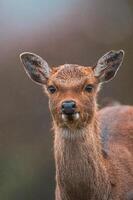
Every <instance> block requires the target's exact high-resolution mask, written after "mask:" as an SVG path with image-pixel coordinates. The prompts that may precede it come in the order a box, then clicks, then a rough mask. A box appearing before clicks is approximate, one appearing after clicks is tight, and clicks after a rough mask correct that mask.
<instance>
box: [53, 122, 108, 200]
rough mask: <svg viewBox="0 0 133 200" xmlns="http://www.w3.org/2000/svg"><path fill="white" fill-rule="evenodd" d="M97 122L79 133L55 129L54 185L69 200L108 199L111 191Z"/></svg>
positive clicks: (79, 130) (78, 131)
mask: <svg viewBox="0 0 133 200" xmlns="http://www.w3.org/2000/svg"><path fill="white" fill-rule="evenodd" d="M98 130H99V128H98V123H97V120H95V121H94V123H92V124H91V125H88V126H87V127H86V128H82V129H78V130H70V129H61V128H58V127H56V129H55V140H54V152H55V162H56V181H57V184H58V186H59V188H60V190H63V191H62V193H63V194H65V193H66V195H69V194H71V197H69V198H68V199H79V200H80V199H82V200H84V199H87V198H90V199H97V200H101V199H102V200H104V199H107V196H108V194H109V190H110V184H109V179H108V174H107V171H106V161H105V159H104V158H103V155H102V148H101V144H100V138H99V131H98Z"/></svg>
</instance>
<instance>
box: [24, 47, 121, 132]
mask: <svg viewBox="0 0 133 200" xmlns="http://www.w3.org/2000/svg"><path fill="white" fill-rule="evenodd" d="M123 56H124V52H123V51H122V50H120V51H110V52H108V53H107V54H105V55H104V56H102V57H101V58H100V59H99V60H98V62H97V65H96V66H93V67H87V66H86V67H85V66H79V65H73V64H65V65H62V66H59V67H55V68H53V69H51V68H50V67H49V66H48V64H47V63H46V61H44V60H43V59H42V58H41V57H39V56H38V55H36V54H32V53H22V54H21V61H22V63H23V64H24V67H25V70H26V72H27V74H28V75H29V77H30V78H31V79H32V80H33V81H34V82H36V83H38V84H41V85H43V87H44V89H45V92H46V93H47V95H48V97H49V107H50V110H51V113H52V116H53V119H54V122H55V123H56V124H57V126H59V127H69V128H82V127H85V126H86V125H87V124H89V123H90V122H91V120H92V119H93V116H94V113H95V110H96V95H97V91H98V87H99V83H101V82H106V81H109V80H111V79H112V78H113V77H114V76H115V74H116V72H117V71H118V69H119V67H120V65H121V63H122V60H123Z"/></svg>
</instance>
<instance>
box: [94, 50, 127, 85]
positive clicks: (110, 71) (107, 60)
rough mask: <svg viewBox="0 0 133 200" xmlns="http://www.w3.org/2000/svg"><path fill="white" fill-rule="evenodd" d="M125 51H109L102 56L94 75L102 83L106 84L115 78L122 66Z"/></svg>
mask: <svg viewBox="0 0 133 200" xmlns="http://www.w3.org/2000/svg"><path fill="white" fill-rule="evenodd" d="M123 57H124V51H123V50H119V51H109V52H108V53H106V54H105V55H104V56H102V57H101V58H100V59H99V60H98V62H97V65H96V66H95V67H94V75H95V77H97V78H98V79H99V81H100V82H106V81H109V80H111V79H112V78H113V77H115V75H116V73H117V71H118V69H119V67H120V66H121V64H122V61H123Z"/></svg>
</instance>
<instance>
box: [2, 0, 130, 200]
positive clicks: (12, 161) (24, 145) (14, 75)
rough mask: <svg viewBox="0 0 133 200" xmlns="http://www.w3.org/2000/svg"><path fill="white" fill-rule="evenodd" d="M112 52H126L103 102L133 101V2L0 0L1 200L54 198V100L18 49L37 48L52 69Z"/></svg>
mask: <svg viewBox="0 0 133 200" xmlns="http://www.w3.org/2000/svg"><path fill="white" fill-rule="evenodd" d="M111 49H114V50H118V49H124V50H125V52H126V54H125V59H124V63H123V65H122V67H121V69H120V71H119V72H118V74H117V77H116V78H115V79H114V80H113V81H112V82H110V83H108V84H105V85H104V88H103V90H102V91H101V92H100V98H99V102H100V105H101V104H102V103H103V102H104V100H106V99H107V98H108V99H114V100H117V101H120V102H121V103H123V104H133V92H132V90H133V1H132V0H111V1H107V0H82V1H81V0H23V1H18V0H0V92H1V93H0V200H18V199H19V200H36V199H37V200H44V199H48V200H54V188H55V178H54V177H55V167H54V159H53V136H52V134H53V133H52V131H51V118H50V114H49V111H48V101H47V97H45V96H44V94H43V92H42V88H41V87H40V86H38V85H35V84H34V83H33V82H31V81H30V80H29V79H28V77H27V76H26V74H25V72H24V70H23V68H22V65H21V63H20V61H19V54H20V53H21V52H23V51H31V52H34V53H37V54H39V55H40V56H42V57H43V58H44V59H45V60H46V61H47V62H48V63H49V65H51V66H53V65H54V66H56V65H59V64H64V63H76V64H81V65H92V64H95V63H96V61H97V59H98V58H100V57H101V56H102V55H103V54H104V53H105V52H107V51H109V50H111Z"/></svg>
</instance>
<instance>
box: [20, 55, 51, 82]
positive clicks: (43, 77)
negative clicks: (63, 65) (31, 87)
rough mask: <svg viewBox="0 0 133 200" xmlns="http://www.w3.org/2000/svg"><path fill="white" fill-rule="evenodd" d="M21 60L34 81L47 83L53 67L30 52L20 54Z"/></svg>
mask: <svg viewBox="0 0 133 200" xmlns="http://www.w3.org/2000/svg"><path fill="white" fill-rule="evenodd" d="M20 60H21V62H22V63H23V65H24V69H25V71H26V73H27V74H28V76H29V77H30V78H31V79H32V80H33V81H34V82H36V83H39V84H46V82H47V80H48V78H49V74H50V71H51V69H50V67H49V66H48V64H47V62H46V61H45V60H43V59H42V58H41V57H40V56H38V55H36V54H34V53H29V52H24V53H22V54H20Z"/></svg>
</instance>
